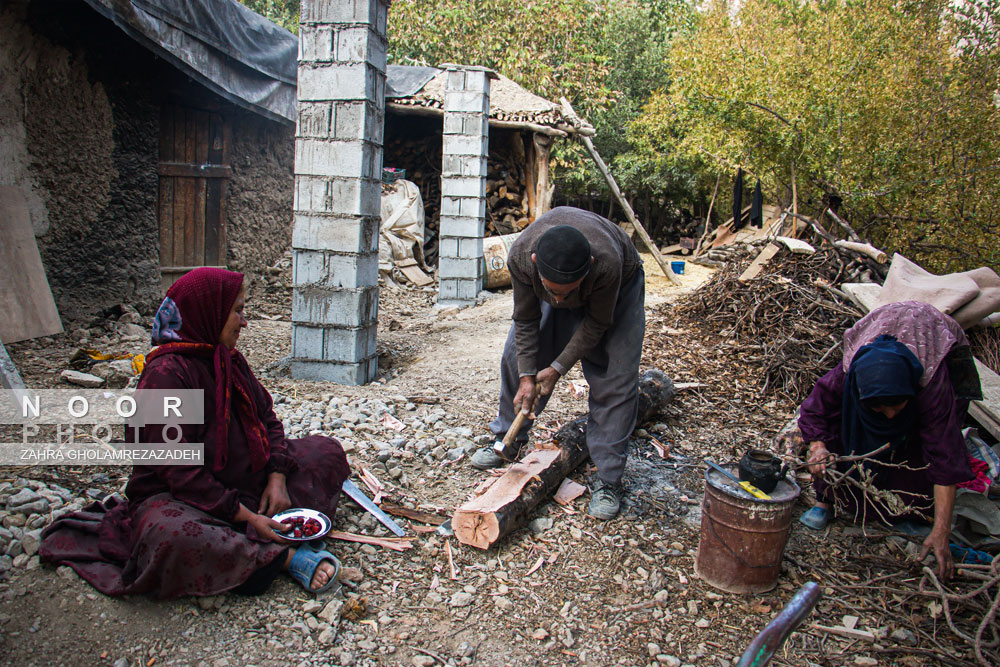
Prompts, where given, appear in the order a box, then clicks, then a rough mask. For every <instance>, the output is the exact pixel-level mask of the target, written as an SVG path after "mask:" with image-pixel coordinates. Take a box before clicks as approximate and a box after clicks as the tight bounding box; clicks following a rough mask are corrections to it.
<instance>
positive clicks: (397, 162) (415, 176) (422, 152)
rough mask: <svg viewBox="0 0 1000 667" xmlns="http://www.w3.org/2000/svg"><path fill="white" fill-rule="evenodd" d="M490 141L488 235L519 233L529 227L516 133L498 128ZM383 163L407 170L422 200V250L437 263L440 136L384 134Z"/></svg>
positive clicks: (522, 163)
mask: <svg viewBox="0 0 1000 667" xmlns="http://www.w3.org/2000/svg"><path fill="white" fill-rule="evenodd" d="M495 135H496V136H494V137H493V138H492V139H491V141H490V156H489V159H488V161H487V175H486V235H487V236H498V235H502V234H511V233H514V232H519V231H521V230H522V229H524V228H525V227H527V226H528V223H529V221H530V218H529V217H528V196H527V185H526V184H527V164H526V161H525V152H524V138H523V136H522V134H521V133H520V132H508V131H503V130H500V131H497V132H496V133H495ZM383 164H384V165H385V166H386V167H395V168H396V169H405V170H406V178H407V180H410V181H413V182H414V183H415V184H416V185H417V187H418V188H420V195H421V196H422V197H423V200H424V219H425V221H424V226H425V232H424V255H425V257H426V258H427V261H428V263H431V264H436V263H437V245H438V241H437V239H438V231H439V229H440V217H441V135H440V134H430V133H428V134H423V133H419V132H411V133H407V134H402V133H400V134H396V135H395V136H391V137H386V142H385V156H384V158H383Z"/></svg>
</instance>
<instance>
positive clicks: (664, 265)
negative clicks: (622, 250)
mask: <svg viewBox="0 0 1000 667" xmlns="http://www.w3.org/2000/svg"><path fill="white" fill-rule="evenodd" d="M560 101H561V102H562V106H563V115H564V116H566V117H567V118H569V119H570V120H571V121H574V124H575V123H577V122H579V123H582V122H583V121H582V120H580V117H579V116H577V115H576V112H575V111H573V106H572V105H571V104H570V103H569V100H567V99H566V98H565V97H563V98H560ZM577 138H578V139H579V140H580V142H581V143H583V146H584V148H586V149H587V152H588V153H590V157H591V158H592V159H593V160H594V164H596V165H597V169H598V170H599V171H600V172H601V175H602V176H604V180H605V181H607V183H608V187H609V188H611V192H612V193H613V194H614V195H615V199H617V200H618V203H619V204H621V207H622V209H623V210H624V211H625V217H626V218H628V221H629V222H631V223H632V225H633V226H634V227H635V230H636V231H637V232H639V237H640V238H641V239H642V242H643V243H645V244H646V247H647V248H649V251H650V252H651V253H653V259H655V260H656V263H657V264H659V265H660V270H662V271H663V275H665V276H666V277H667V278H669V279H670V282H672V283H674V284H675V285H680V284H681V281H680V279H679V278H678V277H677V274H676V273H674V271H673V269H671V268H670V263H669V262H667V261H666V260H665V259H663V256H662V255H661V254H660V250H659V249H658V248H657V247H656V244H655V243H653V239H651V238H649V234H647V233H646V228H645V227H643V226H642V223H641V222H639V219H638V218H636V217H635V212H634V211H632V207H631V206H629V203H628V201H626V200H625V197H624V196H623V195H622V191H621V189H619V187H618V183H616V182H615V179H614V177H613V176H612V175H611V172H610V171H608V166H607V165H606V164H604V160H603V159H602V158H601V156H600V154H599V153H598V152H597V149H596V148H594V142H593V141H591V140H590V137H588V136H585V135H582V134H579V135H577Z"/></svg>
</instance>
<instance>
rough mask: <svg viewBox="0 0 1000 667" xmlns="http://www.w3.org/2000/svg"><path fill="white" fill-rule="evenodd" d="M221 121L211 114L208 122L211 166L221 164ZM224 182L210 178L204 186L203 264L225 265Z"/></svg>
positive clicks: (217, 115)
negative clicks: (223, 231) (223, 232)
mask: <svg viewBox="0 0 1000 667" xmlns="http://www.w3.org/2000/svg"><path fill="white" fill-rule="evenodd" d="M223 140H224V133H223V121H222V116H220V115H219V114H217V113H213V114H211V115H210V116H209V121H208V161H209V162H210V163H212V164H213V165H216V164H217V165H221V166H222V168H225V169H227V170H228V169H229V167H228V166H227V165H224V164H223V159H224V154H223V148H224V147H223ZM224 184H225V181H223V180H220V179H218V178H211V179H209V180H208V182H207V183H206V185H205V263H206V264H225V263H226V246H225V241H224V239H223V238H222V225H223V216H222V206H223V201H222V197H223V194H224V190H223V187H224Z"/></svg>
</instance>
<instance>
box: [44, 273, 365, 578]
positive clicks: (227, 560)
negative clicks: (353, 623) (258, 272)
mask: <svg viewBox="0 0 1000 667" xmlns="http://www.w3.org/2000/svg"><path fill="white" fill-rule="evenodd" d="M245 299H246V288H245V285H244V284H243V274H240V273H234V272H232V271H225V270H223V269H216V268H200V269H195V270H194V271H191V272H190V273H188V274H186V275H185V276H183V277H182V278H181V279H180V280H178V281H177V282H176V283H174V285H173V286H172V287H171V288H170V289H169V290H168V291H167V297H166V299H164V301H163V305H161V306H160V309H159V311H158V312H157V314H156V321H155V322H154V324H153V343H154V345H159V347H158V348H156V349H155V350H154V351H153V352H151V353H150V354H149V356H148V359H147V362H146V367H145V370H144V371H143V374H142V378H141V379H140V381H139V389H172V390H177V389H201V390H204V408H205V419H204V422H205V423H204V424H191V425H185V426H183V427H182V433H183V437H182V438H181V439H182V441H184V442H192V443H198V442H200V443H204V458H203V461H204V464H203V465H168V466H141V465H137V466H135V468H134V470H133V472H132V475H131V477H130V478H129V481H128V485H127V486H126V488H125V495H126V496H127V498H128V500H127V501H126V502H116V501H115V500H113V499H110V500H108V501H106V502H105V503H104V504H103V505H102V504H100V503H94V504H92V505H91V506H90V507H88V508H86V509H85V510H84V511H83V512H78V513H76V514H74V515H71V516H68V517H64V518H62V519H60V520H58V521H56V522H55V523H53V524H52V525H51V526H49V527H48V528H47V529H46V531H45V533H44V535H43V541H42V544H41V547H40V550H39V551H40V554H41V556H42V558H43V560H45V561H47V562H51V563H54V564H57V565H69V566H70V567H72V568H73V569H74V570H75V571H76V572H77V573H78V574H79V575H80V576H81V577H83V578H84V579H86V580H87V581H88V582H90V583H91V584H92V585H93V586H94V587H95V588H97V589H98V590H99V591H101V592H102V593H105V594H107V595H127V594H133V593H148V594H151V595H153V596H155V597H159V598H174V597H178V596H181V595H215V594H218V593H222V592H224V591H229V590H234V591H236V592H240V593H246V594H252V595H256V594H259V593H262V592H263V591H264V590H265V589H266V588H267V587H268V586H269V585H270V583H271V582H272V581H273V580H274V579H275V578H276V577H277V576H278V574H279V572H281V571H282V570H287V571H289V572H290V573H291V574H292V576H293V577H294V578H295V579H296V580H297V581H298V582H299V583H300V584H302V586H303V587H304V588H306V589H307V590H310V591H313V592H319V591H323V590H327V589H328V588H330V587H331V586H333V584H334V583H335V579H336V575H337V572H338V571H339V567H340V566H339V563H338V562H337V559H336V558H335V557H334V556H333V555H332V554H330V553H329V552H328V551H317V550H314V549H312V548H311V547H309V546H305V544H306V543H302V544H303V546H300V547H299V548H298V549H295V548H291V547H290V546H289V544H290V543H289V542H288V541H287V540H285V539H284V538H282V537H281V536H279V535H278V534H277V533H276V532H275V530H280V531H284V530H286V527H285V526H283V525H282V524H280V523H278V522H277V521H274V520H273V519H271V518H270V516H269V515H273V514H275V513H277V512H280V511H282V510H285V509H288V508H289V507H293V506H294V507H308V508H312V509H316V510H319V511H321V512H324V513H326V514H327V515H328V516H331V517H332V516H333V512H334V511H335V510H336V507H337V501H338V499H339V497H340V490H341V485H342V484H343V482H344V480H345V479H346V478H347V476H348V473H349V470H348V465H347V457H346V456H345V454H344V450H343V449H342V448H341V446H340V444H339V443H338V442H337V441H336V440H334V439H332V438H327V437H322V436H310V437H307V438H302V439H300V440H287V439H286V438H285V434H284V430H283V428H282V425H281V422H280V421H279V420H278V418H277V417H276V416H275V414H274V411H273V409H272V402H271V396H270V394H268V392H267V390H266V389H264V387H263V386H261V384H260V382H258V381H257V378H256V377H254V375H253V373H252V372H251V371H250V368H249V366H248V365H247V362H246V359H245V358H244V357H243V355H242V354H240V353H239V352H238V351H237V350H236V344H237V341H238V339H239V335H240V330H241V329H242V328H243V327H245V326H247V321H246V319H245V318H244V316H243V307H244V303H245ZM163 430H164V429H163V428H162V427H160V426H157V425H154V426H146V427H143V428H140V429H139V439H138V441H139V442H141V443H158V442H163Z"/></svg>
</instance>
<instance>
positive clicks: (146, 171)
mask: <svg viewBox="0 0 1000 667" xmlns="http://www.w3.org/2000/svg"><path fill="white" fill-rule="evenodd" d="M45 4H46V3H43V2H35V3H29V4H23V3H17V4H5V5H3V6H2V7H0V185H13V186H17V187H20V188H21V189H22V191H23V192H25V194H26V196H27V198H28V202H29V209H30V213H31V220H32V225H33V227H34V230H35V235H36V240H37V242H38V246H39V251H40V252H41V255H42V261H43V263H44V265H45V269H46V273H47V276H48V279H49V285H50V287H51V289H52V293H53V296H54V297H55V300H56V304H57V306H58V307H59V311H60V314H61V315H62V318H63V320H64V323H65V322H67V321H70V320H74V319H79V318H86V317H88V316H90V315H92V314H94V313H96V312H99V311H101V310H103V309H105V308H108V307H111V306H114V305H117V304H120V303H128V304H132V305H134V306H135V307H136V308H138V309H139V310H140V312H143V313H145V314H147V315H148V314H150V313H152V312H153V311H154V310H155V308H156V307H157V306H158V304H159V302H160V300H161V298H162V294H161V288H160V278H159V226H158V222H157V210H156V209H157V191H158V175H157V163H158V158H159V132H160V120H159V119H160V111H161V108H162V106H163V105H164V104H170V103H176V104H182V105H185V106H191V107H194V108H209V109H214V110H217V111H219V112H220V113H222V114H223V115H224V116H225V117H226V118H227V120H228V121H229V123H230V127H231V128H232V133H231V136H232V147H231V151H230V157H231V166H232V168H233V171H232V179H231V180H230V182H229V187H228V196H227V201H226V212H227V218H228V221H229V251H228V256H227V263H228V265H229V266H230V267H231V268H234V269H236V270H241V271H244V272H246V273H248V275H249V276H253V275H255V274H256V273H258V272H259V271H260V270H262V269H263V268H264V267H266V266H268V265H270V264H272V263H273V262H274V261H276V260H277V259H278V258H279V257H280V256H281V253H282V252H283V251H284V250H285V249H286V248H287V247H288V246H289V243H290V240H291V224H292V214H291V210H292V188H293V184H294V180H293V175H292V164H293V151H294V130H293V128H292V126H291V125H287V126H286V125H282V124H279V123H276V122H273V121H269V120H266V119H264V118H262V117H260V116H257V115H255V114H253V113H250V112H248V111H245V110H243V109H240V108H237V107H236V106H234V105H232V104H230V103H229V102H227V101H225V100H223V99H221V98H219V97H218V96H216V95H214V94H213V93H211V92H209V91H208V90H207V89H205V88H204V87H202V86H200V85H198V84H196V83H194V82H193V81H191V80H190V79H188V78H187V77H186V76H184V75H183V74H181V73H180V72H178V71H177V70H176V69H174V68H173V67H171V66H170V65H168V64H167V63H166V62H164V61H163V60H161V59H159V58H156V57H154V56H153V55H152V54H151V53H150V52H149V51H148V50H146V49H145V48H143V47H141V46H140V45H139V44H137V43H136V42H135V41H133V40H132V39H131V38H129V37H128V36H126V35H125V34H124V33H122V32H121V31H120V30H119V29H118V28H116V27H115V26H114V25H113V24H111V23H110V22H109V21H107V20H105V19H103V18H102V17H100V16H99V15H97V14H96V13H95V12H93V10H90V9H89V8H88V7H86V5H84V4H83V3H80V5H79V6H76V7H74V6H72V5H60V7H61V8H60V10H59V11H58V12H53V11H47V10H46V8H45V7H44V5H45ZM154 83H155V85H153V84H154Z"/></svg>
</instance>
